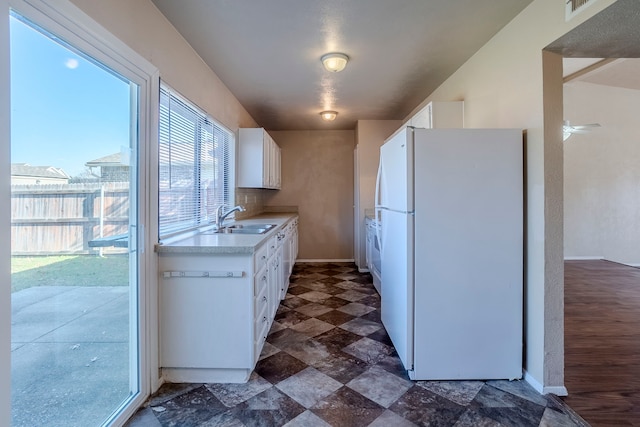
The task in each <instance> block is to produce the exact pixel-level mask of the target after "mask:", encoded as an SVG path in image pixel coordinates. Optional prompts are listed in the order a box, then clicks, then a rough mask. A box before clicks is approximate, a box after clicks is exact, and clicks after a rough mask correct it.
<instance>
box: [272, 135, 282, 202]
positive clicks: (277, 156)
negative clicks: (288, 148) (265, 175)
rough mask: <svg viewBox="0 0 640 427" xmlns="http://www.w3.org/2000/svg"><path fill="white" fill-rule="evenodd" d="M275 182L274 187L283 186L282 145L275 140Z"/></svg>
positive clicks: (273, 162)
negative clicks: (279, 145)
mask: <svg viewBox="0 0 640 427" xmlns="http://www.w3.org/2000/svg"><path fill="white" fill-rule="evenodd" d="M272 164H273V184H274V188H276V189H278V190H279V189H280V188H281V178H280V168H281V160H280V147H278V145H277V144H276V143H275V142H274V143H273V161H272Z"/></svg>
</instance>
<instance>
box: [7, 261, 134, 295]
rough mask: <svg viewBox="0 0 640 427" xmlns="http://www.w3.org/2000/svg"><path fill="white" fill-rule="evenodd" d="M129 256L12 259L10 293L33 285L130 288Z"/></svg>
mask: <svg viewBox="0 0 640 427" xmlns="http://www.w3.org/2000/svg"><path fill="white" fill-rule="evenodd" d="M128 284H129V257H128V256H127V255H111V256H105V257H99V256H96V255H64V256H38V257H17V256H16V257H12V258H11V292H17V291H20V290H22V289H26V288H30V287H33V286H127V285H128Z"/></svg>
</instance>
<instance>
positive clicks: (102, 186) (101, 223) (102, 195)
mask: <svg viewBox="0 0 640 427" xmlns="http://www.w3.org/2000/svg"><path fill="white" fill-rule="evenodd" d="M100 237H104V184H102V185H100ZM102 250H103V248H102V246H101V247H100V251H99V255H100V257H103V254H102Z"/></svg>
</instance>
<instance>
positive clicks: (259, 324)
mask: <svg viewBox="0 0 640 427" xmlns="http://www.w3.org/2000/svg"><path fill="white" fill-rule="evenodd" d="M270 323H271V322H270V321H269V313H267V304H265V305H264V307H262V311H261V312H260V313H259V314H257V315H256V317H255V319H254V327H253V333H254V337H255V341H256V342H258V341H259V340H260V339H261V338H262V337H265V336H266V335H267V332H269V326H270Z"/></svg>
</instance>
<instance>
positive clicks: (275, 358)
mask: <svg viewBox="0 0 640 427" xmlns="http://www.w3.org/2000/svg"><path fill="white" fill-rule="evenodd" d="M290 282H291V283H290V286H289V291H288V293H287V296H286V298H285V299H284V300H283V301H281V303H280V307H279V309H278V312H277V314H276V321H275V322H274V323H273V326H272V328H271V330H270V331H269V335H268V337H267V342H266V343H265V345H264V348H263V350H262V354H261V355H260V360H259V361H258V363H257V364H256V367H255V370H254V372H253V373H252V375H251V377H250V380H249V381H248V382H247V383H246V384H204V385H203V384H164V385H163V386H162V387H161V388H160V390H158V392H157V393H156V394H155V395H154V396H152V397H151V398H150V399H149V401H148V402H147V403H146V404H145V407H144V408H141V409H140V410H139V411H138V413H137V414H136V415H135V416H134V417H133V418H132V419H131V420H130V421H129V423H128V424H127V425H128V426H130V427H144V426H149V425H158V424H159V425H161V426H195V427H213V426H220V427H241V426H247V427H249V426H250V427H254V426H265V427H271V426H273V427H276V426H277V427H280V426H287V427H296V426H304V427H327V426H329V427H331V426H332V427H344V426H348V427H358V426H363V427H364V426H369V427H411V426H426V425H434V426H456V427H464V426H473V427H482V426H486V427H500V426H519V427H520V426H536V427H543V426H556V425H558V426H579V425H580V424H575V423H574V421H573V420H574V418H573V417H572V416H571V414H570V410H568V409H566V408H562V407H559V406H558V402H557V401H555V400H553V401H552V399H547V398H546V397H544V396H541V395H540V394H538V393H537V392H536V391H535V390H533V389H532V388H531V387H530V386H529V385H528V384H527V383H526V382H524V381H411V380H409V377H408V375H407V372H406V371H405V369H404V367H403V366H402V363H401V362H400V359H399V358H398V356H397V354H396V352H395V349H394V348H393V344H392V343H391V340H390V339H389V336H388V335H387V333H386V331H385V329H384V326H383V325H382V322H381V320H380V296H379V295H378V293H377V292H376V290H375V289H374V287H373V284H372V279H371V276H370V275H369V274H368V273H359V272H358V270H357V268H356V266H355V265H354V264H352V263H297V264H296V265H295V267H294V271H293V274H292V275H291V279H290ZM150 420H151V421H152V422H154V423H156V424H149V422H150Z"/></svg>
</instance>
